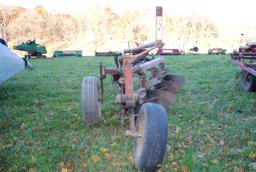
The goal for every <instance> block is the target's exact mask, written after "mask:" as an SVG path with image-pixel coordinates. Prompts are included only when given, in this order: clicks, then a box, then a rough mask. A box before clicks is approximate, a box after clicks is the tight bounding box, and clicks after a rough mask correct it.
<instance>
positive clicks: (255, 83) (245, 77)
mask: <svg viewBox="0 0 256 172" xmlns="http://www.w3.org/2000/svg"><path fill="white" fill-rule="evenodd" d="M240 83H241V86H242V87H243V89H244V91H246V92H252V91H255V90H256V77H255V76H253V75H251V74H250V73H248V72H246V71H244V70H243V71H242V72H241V77H240Z"/></svg>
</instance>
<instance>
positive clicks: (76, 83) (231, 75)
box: [0, 55, 256, 172]
mask: <svg viewBox="0 0 256 172" xmlns="http://www.w3.org/2000/svg"><path fill="white" fill-rule="evenodd" d="M99 62H103V63H105V64H107V66H108V67H111V66H114V63H113V60H112V58H109V57H106V58H105V57H104V58H103V57H102V58H95V57H94V58H74V59H71V58H70V59H54V60H52V59H50V60H40V59H33V60H31V63H32V64H33V66H34V69H33V70H32V71H24V72H21V73H19V74H18V75H16V76H15V77H14V78H12V79H11V80H9V81H8V82H6V83H4V84H3V85H0V171H30V172H34V171H62V172H67V171H90V172H94V171H101V172H108V171H135V168H134V164H133V161H132V140H131V139H129V138H126V137H125V136H124V133H125V130H126V128H127V126H121V125H120V124H119V122H118V120H117V118H116V114H117V113H118V112H119V110H118V107H117V106H116V105H115V104H114V101H113V100H114V97H115V95H116V92H115V89H114V87H113V86H112V85H111V77H108V79H107V80H105V90H107V91H105V93H106V95H105V104H104V106H103V116H104V121H103V122H102V123H101V124H99V125H98V126H96V127H94V128H90V127H88V126H86V124H85V123H84V121H83V118H82V113H81V106H80V86H81V81H82V78H83V77H84V76H86V75H98V68H97V67H96V66H97V64H98V63H99ZM166 62H167V64H168V66H169V67H170V68H171V69H172V70H173V71H175V73H176V74H178V75H182V76H184V77H186V79H187V84H186V85H185V87H184V88H183V90H182V91H181V92H180V93H179V94H178V95H177V96H178V101H177V103H176V104H175V105H174V106H172V107H170V109H168V113H169V142H168V144H169V145H168V152H167V155H166V158H165V161H164V163H163V166H162V169H161V171H175V170H178V171H184V172H185V171H186V170H187V171H195V172H197V171H211V172H215V171H239V172H243V171H254V170H256V125H255V124H256V94H255V93H245V92H243V90H242V89H241V88H240V84H239V79H237V78H236V76H237V72H236V67H235V66H233V65H232V64H231V62H230V59H229V56H208V55H198V56H193V55H185V56H177V57H166Z"/></svg>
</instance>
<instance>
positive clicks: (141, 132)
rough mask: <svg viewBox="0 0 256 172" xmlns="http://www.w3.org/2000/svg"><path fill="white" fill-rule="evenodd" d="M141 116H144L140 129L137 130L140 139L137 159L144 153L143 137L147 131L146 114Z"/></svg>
mask: <svg viewBox="0 0 256 172" xmlns="http://www.w3.org/2000/svg"><path fill="white" fill-rule="evenodd" d="M141 115H142V116H141V117H140V121H139V123H138V129H137V133H138V136H139V137H137V138H136V156H137V157H140V155H141V153H142V147H143V135H144V130H145V115H144V113H142V114H141Z"/></svg>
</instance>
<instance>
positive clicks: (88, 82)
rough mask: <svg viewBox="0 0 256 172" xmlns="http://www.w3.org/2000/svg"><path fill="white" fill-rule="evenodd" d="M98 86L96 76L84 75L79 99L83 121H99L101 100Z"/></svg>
mask: <svg viewBox="0 0 256 172" xmlns="http://www.w3.org/2000/svg"><path fill="white" fill-rule="evenodd" d="M99 96H100V86H99V80H98V78H97V77H94V76H89V77H85V78H84V79H83V81H82V89H81V100H82V112H83V116H84V119H85V121H86V122H87V123H88V124H90V125H93V124H96V123H98V122H100V121H101V119H102V117H101V102H100V101H99Z"/></svg>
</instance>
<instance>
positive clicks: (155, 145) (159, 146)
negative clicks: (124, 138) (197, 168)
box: [133, 103, 168, 172]
mask: <svg viewBox="0 0 256 172" xmlns="http://www.w3.org/2000/svg"><path fill="white" fill-rule="evenodd" d="M136 132H137V133H138V137H136V138H135V139H134V155H133V156H134V160H135V165H136V167H137V168H138V169H140V170H145V171H149V172H151V171H155V170H157V168H159V167H160V165H161V163H162V162H163V159H164V156H165V152H166V148H167V138H168V119H167V113H166V110H165V109H164V107H163V106H161V105H159V104H155V103H145V104H143V105H142V107H141V108H140V111H139V116H138V118H137V121H136Z"/></svg>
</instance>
